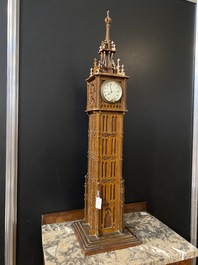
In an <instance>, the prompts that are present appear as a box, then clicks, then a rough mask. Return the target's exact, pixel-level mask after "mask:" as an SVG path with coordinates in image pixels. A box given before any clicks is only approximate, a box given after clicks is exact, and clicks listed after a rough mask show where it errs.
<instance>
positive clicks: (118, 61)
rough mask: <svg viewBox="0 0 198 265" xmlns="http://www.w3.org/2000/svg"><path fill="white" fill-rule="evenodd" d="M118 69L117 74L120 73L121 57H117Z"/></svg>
mask: <svg viewBox="0 0 198 265" xmlns="http://www.w3.org/2000/svg"><path fill="white" fill-rule="evenodd" d="M116 69H117V74H119V73H120V59H119V58H118V59H117V67H116Z"/></svg>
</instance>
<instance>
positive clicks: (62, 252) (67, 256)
mask: <svg viewBox="0 0 198 265" xmlns="http://www.w3.org/2000/svg"><path fill="white" fill-rule="evenodd" d="M71 223H72V222H66V223H58V224H48V225H43V226H42V242H43V252H44V260H45V265H85V264H86V265H102V264H104V265H110V264H111V265H114V264H115V265H118V264H119V265H129V264H130V265H131V264H132V265H163V264H168V263H173V262H177V261H181V260H185V259H191V258H194V257H196V256H198V250H197V249H196V248H195V247H194V246H193V245H191V244H190V243H189V242H187V241H186V240H185V239H183V238H182V237H181V236H179V235H178V234H177V233H175V232H174V231H173V230H171V229H170V228H169V227H167V226H166V225H165V224H163V223H162V222H160V221H159V220H158V219H156V218H155V217H154V216H152V215H150V214H149V213H146V212H135V213H127V214H125V223H126V224H127V226H128V227H130V229H131V230H132V232H133V233H134V234H135V235H136V237H138V238H139V239H140V240H141V242H142V244H141V245H139V246H135V247H130V248H126V249H122V250H116V251H111V252H106V253H102V254H97V255H92V256H86V257H84V255H83V254H82V253H81V250H80V246H79V244H78V242H77V240H76V237H75V235H74V231H73V229H72V228H71Z"/></svg>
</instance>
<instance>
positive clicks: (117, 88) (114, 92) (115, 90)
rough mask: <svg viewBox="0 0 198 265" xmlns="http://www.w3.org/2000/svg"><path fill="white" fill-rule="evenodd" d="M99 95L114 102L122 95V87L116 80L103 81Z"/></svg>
mask: <svg viewBox="0 0 198 265" xmlns="http://www.w3.org/2000/svg"><path fill="white" fill-rule="evenodd" d="M101 95H102V98H103V99H104V100H106V101H108V102H111V103H115V102H117V101H118V100H120V99H121V97H122V87H121V85H120V84H119V83H118V82H116V81H109V80H107V81H104V82H103V83H102V86H101Z"/></svg>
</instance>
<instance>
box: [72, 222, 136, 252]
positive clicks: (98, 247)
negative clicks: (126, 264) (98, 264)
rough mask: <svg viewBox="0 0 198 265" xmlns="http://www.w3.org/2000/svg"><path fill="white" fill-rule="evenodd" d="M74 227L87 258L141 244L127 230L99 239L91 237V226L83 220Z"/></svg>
mask: <svg viewBox="0 0 198 265" xmlns="http://www.w3.org/2000/svg"><path fill="white" fill-rule="evenodd" d="M72 226H73V229H74V232H75V235H76V237H77V239H78V242H79V244H80V247H81V250H82V252H83V254H84V255H85V256H89V255H93V254H98V253H103V252H107V251H113V250H117V249H123V248H128V247H133V246H137V245H140V244H141V242H140V240H139V239H137V238H136V237H135V236H134V235H133V234H132V232H131V231H130V230H128V229H127V228H126V229H125V231H124V232H123V233H121V232H113V233H108V234H105V235H101V236H99V237H97V236H90V235H89V225H88V224H84V223H83V220H80V221H75V222H73V224H72Z"/></svg>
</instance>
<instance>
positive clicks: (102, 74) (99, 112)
mask: <svg viewBox="0 0 198 265" xmlns="http://www.w3.org/2000/svg"><path fill="white" fill-rule="evenodd" d="M111 21H112V20H111V18H110V16H109V12H107V17H106V18H105V23H106V36H105V40H104V41H102V43H101V45H100V47H99V54H100V59H99V61H98V62H97V59H94V65H93V68H91V70H90V76H89V78H88V79H87V80H86V81H87V106H86V112H87V113H88V115H89V131H88V173H87V175H86V177H85V209H84V211H85V212H84V216H85V217H84V221H83V222H82V223H76V224H75V225H74V229H75V232H76V235H77V237H78V239H79V242H80V244H81V246H82V248H83V251H84V253H85V254H88V255H89V254H93V253H98V252H104V251H107V250H111V249H112V247H111V246H112V245H115V248H113V249H118V248H124V247H128V246H132V245H137V244H139V243H140V242H139V241H137V239H136V238H135V237H134V236H133V235H132V234H130V233H129V232H127V231H126V229H125V226H124V221H123V216H124V212H123V210H124V180H123V177H122V149H123V117H124V114H125V113H126V111H127V109H126V81H127V79H128V77H127V76H126V75H125V72H124V65H120V60H119V59H117V62H116V63H115V62H114V58H113V57H114V54H115V53H116V45H115V43H114V42H113V41H111V40H110V27H111V25H110V24H111ZM94 236H95V239H94ZM108 238H111V240H110V241H109V243H107V241H108V240H109V239H108ZM121 238H122V244H121V243H120V242H119V241H120V239H121ZM107 239H108V240H107ZM91 241H93V242H92V243H90V242H91ZM96 242H97V243H96ZM94 244H95V246H94ZM89 250H90V251H89Z"/></svg>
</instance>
